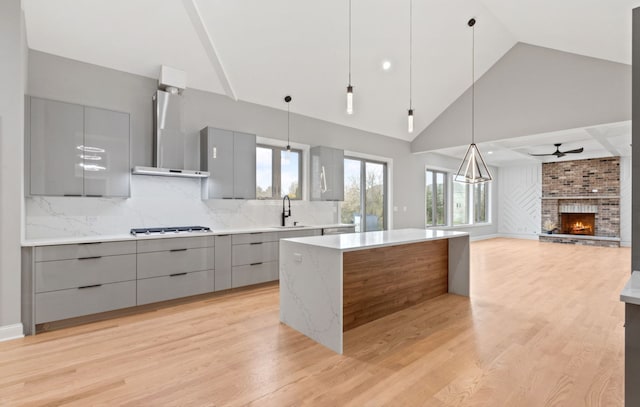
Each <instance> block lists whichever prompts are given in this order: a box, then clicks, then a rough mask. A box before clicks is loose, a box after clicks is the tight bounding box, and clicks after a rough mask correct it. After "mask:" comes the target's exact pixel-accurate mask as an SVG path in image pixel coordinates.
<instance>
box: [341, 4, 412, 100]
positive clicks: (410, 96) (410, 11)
mask: <svg viewBox="0 0 640 407" xmlns="http://www.w3.org/2000/svg"><path fill="white" fill-rule="evenodd" d="M349 1H351V0H349ZM411 109H413V0H409V110H411Z"/></svg>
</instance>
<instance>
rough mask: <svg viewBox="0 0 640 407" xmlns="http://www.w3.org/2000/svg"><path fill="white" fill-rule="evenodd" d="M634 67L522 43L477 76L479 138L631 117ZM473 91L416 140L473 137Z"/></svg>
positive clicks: (442, 143) (437, 143)
mask: <svg viewBox="0 0 640 407" xmlns="http://www.w3.org/2000/svg"><path fill="white" fill-rule="evenodd" d="M630 100H631V67H630V66H629V65H625V64H620V63H616V62H610V61H605V60H602V59H596V58H590V57H585V56H581V55H576V54H570V53H567V52H562V51H557V50H552V49H549V48H542V47H537V46H534V45H529V44H524V43H518V44H516V45H515V46H514V47H513V48H512V49H511V50H510V51H509V52H507V53H506V54H505V55H504V56H503V57H502V58H501V59H500V60H499V61H498V62H497V63H496V64H495V65H494V66H493V67H492V68H491V69H489V71H487V72H486V73H485V74H484V75H483V76H482V77H481V78H479V79H478V80H477V81H476V129H475V133H476V142H480V141H491V140H501V139H507V138H512V137H519V136H527V135H531V134H539V133H544V132H550V131H557V130H563V129H572V128H576V127H585V126H591V125H595V124H601V123H611V122H619V121H623V120H629V119H630V118H631V109H630V103H629V102H630ZM470 109H471V93H470V91H469V90H467V92H465V93H464V94H463V95H462V96H460V97H459V98H458V99H457V100H456V101H455V102H454V103H453V104H451V105H450V106H449V107H448V108H447V109H446V110H445V111H444V112H443V113H442V114H441V115H440V116H438V118H437V119H436V120H435V121H434V122H433V123H432V124H431V125H429V126H428V127H427V128H426V129H425V130H424V131H423V132H421V133H420V134H419V135H418V136H417V137H416V138H415V139H414V140H413V142H412V143H411V151H413V152H422V151H432V150H435V149H439V148H445V147H452V146H460V145H464V144H468V143H469V142H470V141H471V110H470Z"/></svg>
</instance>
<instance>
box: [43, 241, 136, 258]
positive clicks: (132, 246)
mask: <svg viewBox="0 0 640 407" xmlns="http://www.w3.org/2000/svg"><path fill="white" fill-rule="evenodd" d="M35 252H36V256H35V257H36V261H50V260H68V259H77V258H80V257H95V256H113V255H117V254H131V253H135V252H136V242H135V241H133V240H131V241H123V242H96V243H80V244H64V245H58V246H40V247H36V250H35Z"/></svg>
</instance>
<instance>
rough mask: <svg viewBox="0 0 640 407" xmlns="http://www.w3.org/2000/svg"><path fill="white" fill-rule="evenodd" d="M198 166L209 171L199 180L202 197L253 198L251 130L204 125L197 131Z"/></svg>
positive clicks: (254, 158) (254, 196) (253, 137)
mask: <svg viewBox="0 0 640 407" xmlns="http://www.w3.org/2000/svg"><path fill="white" fill-rule="evenodd" d="M200 169H201V170H202V171H209V172H210V173H211V175H210V176H209V177H208V178H207V180H206V183H204V184H203V186H204V188H203V193H202V197H203V199H255V198H256V136H255V134H248V133H241V132H235V131H231V130H222V129H216V128H213V127H205V128H204V129H202V130H201V131H200Z"/></svg>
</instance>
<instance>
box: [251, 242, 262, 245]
mask: <svg viewBox="0 0 640 407" xmlns="http://www.w3.org/2000/svg"><path fill="white" fill-rule="evenodd" d="M249 244H250V245H252V246H253V245H255V244H262V242H251V243H249Z"/></svg>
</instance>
